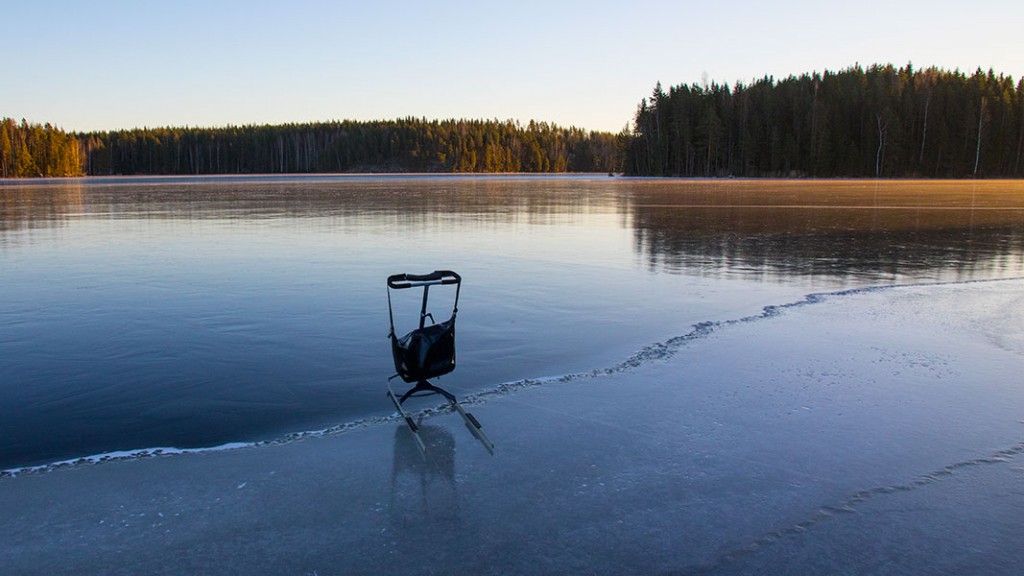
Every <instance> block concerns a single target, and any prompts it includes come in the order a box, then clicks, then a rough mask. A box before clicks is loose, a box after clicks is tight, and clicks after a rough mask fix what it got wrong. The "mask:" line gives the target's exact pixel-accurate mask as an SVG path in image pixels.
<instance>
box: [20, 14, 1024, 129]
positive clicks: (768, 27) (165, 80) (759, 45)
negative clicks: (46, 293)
mask: <svg viewBox="0 0 1024 576" xmlns="http://www.w3.org/2000/svg"><path fill="white" fill-rule="evenodd" d="M725 6H726V5H719V6H717V7H713V6H710V5H707V4H706V3H701V4H698V3H695V2H680V1H676V2H673V1H670V0H651V1H649V2H644V3H634V2H621V1H601V0H588V1H558V0H552V1H547V2H540V1H535V0H523V1H520V2H516V3H514V4H513V3H508V4H496V5H491V4H489V3H479V2H469V1H458V0H437V1H435V2H431V3H426V2H408V1H391V0H381V1H379V2H374V3H372V5H371V3H350V2H329V1H326V0H293V1H292V2H287V3H285V2H265V1H261V0H247V1H234V0H225V1H214V2H206V1H196V0H182V1H178V2H163V3H149V2H133V1H102V0H98V1H92V2H78V1H56V2H4V5H3V6H2V12H0V13H2V14H3V15H4V21H5V24H6V25H5V27H4V32H3V34H0V51H2V53H3V54H6V55H7V58H6V59H5V60H6V63H7V64H6V65H5V67H4V72H3V81H2V84H0V86H2V87H0V117H11V118H15V119H16V120H20V119H22V118H24V119H26V120H28V121H29V122H33V123H47V122H48V123H51V124H53V125H55V126H57V127H59V128H62V129H64V130H67V131H93V130H98V131H99V130H119V129H132V128H142V127H164V126H175V127H185V126H192V127H195V126H199V127H217V126H227V125H253V124H257V125H259V124H284V123H303V122H320V121H331V120H363V121H365V120H391V119H396V118H405V117H410V116H411V117H416V118H427V119H429V120H435V119H437V120H444V119H449V118H467V119H498V120H518V121H520V122H522V123H524V124H525V123H527V122H529V121H530V120H537V121H545V122H551V123H555V124H558V125H560V126H564V127H569V126H575V127H579V128H584V129H587V130H602V131H609V132H618V131H619V130H621V129H622V128H623V127H624V126H626V125H627V124H629V123H630V122H631V121H632V117H633V114H634V112H635V111H636V107H637V105H638V104H639V102H640V100H641V99H642V98H644V97H646V96H649V95H650V94H651V91H652V90H653V88H654V86H655V84H656V83H657V82H661V84H662V85H663V86H664V87H666V88H667V87H669V86H676V85H680V84H693V83H697V84H702V83H704V82H717V83H719V84H729V85H733V84H735V83H736V82H742V83H745V84H747V83H750V82H751V81H753V80H755V79H757V78H761V77H764V76H774V77H775V78H777V79H778V78H784V77H787V76H790V75H799V74H802V73H805V72H806V73H810V72H821V71H824V70H826V69H828V70H832V71H838V70H842V69H845V68H848V67H850V66H853V65H855V64H860V65H862V66H869V65H871V64H876V63H877V64H889V63H891V64H893V65H896V66H903V65H905V64H907V63H908V62H912V63H913V64H914V66H915V67H916V68H918V69H921V68H927V67H930V66H937V67H940V68H944V69H947V70H955V69H959V70H961V71H963V72H965V73H968V74H970V73H972V72H973V71H974V70H976V69H977V68H981V69H983V70H986V71H987V70H989V69H992V70H994V71H995V72H996V73H997V74H1006V75H1009V76H1011V77H1013V78H1014V80H1015V81H1017V80H1019V79H1020V78H1021V77H1022V76H1024V34H1021V33H1020V31H1019V25H1020V22H1024V3H1021V2H1019V1H1008V0H979V1H978V2H974V3H964V2H951V1H948V0H939V1H931V2H900V1H888V2H882V1H879V0H866V1H864V2H861V3H856V4H850V3H846V4H840V5H833V4H831V3H823V2H817V1H814V2H812V1H806V0H787V1H785V2H782V3H764V2H752V1H747V0H740V1H738V2H734V3H731V4H728V5H727V7H725Z"/></svg>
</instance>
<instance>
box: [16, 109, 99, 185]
mask: <svg viewBox="0 0 1024 576" xmlns="http://www.w3.org/2000/svg"><path fill="white" fill-rule="evenodd" d="M82 165H83V157H82V146H81V144H80V143H79V140H78V139H77V138H75V136H74V135H72V134H66V133H65V132H64V131H63V130H60V129H59V128H55V127H53V126H51V125H49V124H46V125H39V124H29V123H28V122H25V121H24V120H22V121H21V124H18V123H15V121H14V120H12V119H10V118H4V119H2V120H0V178H23V177H28V176H47V177H49V176H80V175H82Z"/></svg>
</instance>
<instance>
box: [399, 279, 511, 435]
mask: <svg viewBox="0 0 1024 576" xmlns="http://www.w3.org/2000/svg"><path fill="white" fill-rule="evenodd" d="M387 284H388V320H389V321H390V323H391V330H390V331H389V332H388V338H389V339H390V340H391V341H392V343H394V342H395V340H396V339H397V338H398V337H397V336H396V335H395V320H394V313H393V312H392V307H391V290H403V289H406V288H419V287H422V288H423V300H422V303H421V305H420V317H419V328H418V330H423V329H424V328H425V327H426V321H427V318H428V317H429V318H430V321H431V322H435V323H436V321H435V320H434V316H433V314H431V313H430V312H427V300H428V298H429V295H430V287H431V286H437V285H454V286H455V303H454V305H453V306H452V315H451V320H454V319H455V316H456V315H457V314H458V312H459V291H460V289H461V288H462V277H461V276H459V275H458V274H456V273H455V272H452V271H451V270H435V271H434V272H432V273H430V274H423V275H417V274H393V275H391V276H389V277H388V282H387ZM454 369H455V368H454V366H452V368H451V369H450V370H448V371H449V372H450V371H451V370H454ZM445 373H447V372H445ZM438 375H439V376H440V374H438ZM398 377H401V378H402V379H403V380H405V381H406V382H409V381H410V380H409V379H407V378H406V376H405V375H403V374H401V373H398V374H395V375H394V376H391V377H390V378H388V391H387V396H388V398H390V399H391V402H392V403H393V404H394V405H395V409H396V410H398V413H399V415H401V417H402V420H404V421H405V425H406V427H408V428H409V431H410V432H411V433H412V435H413V437H414V438H415V440H416V445H417V446H419V448H420V451H421V452H422V453H423V454H424V455H426V452H427V446H426V444H425V443H424V442H423V438H422V437H421V436H420V433H419V426H418V425H417V424H416V422H415V421H413V419H412V417H411V416H410V415H409V413H408V412H406V411H405V408H404V407H403V406H402V405H403V404H404V403H405V401H406V400H408V399H409V398H415V397H420V396H429V395H431V394H438V395H440V396H442V397H443V398H444V399H445V400H447V401H448V403H449V405H450V406H451V407H452V408H454V409H455V411H456V412H458V413H459V416H461V417H462V420H463V422H465V424H466V428H469V431H470V432H472V433H473V436H475V437H476V439H477V440H479V441H480V443H481V444H483V446H484V448H486V449H487V451H488V452H490V453H491V454H493V453H494V443H493V442H491V440H490V438H488V437H487V435H486V434H484V431H483V429H482V426H481V425H480V422H479V421H478V420H477V419H476V417H474V416H473V414H472V413H470V412H466V410H465V409H464V408H463V407H462V405H461V404H459V401H458V399H457V398H456V397H455V395H454V394H452V393H451V392H449V391H447V390H445V389H444V388H441V387H440V386H436V385H434V384H432V383H431V382H430V380H429V379H427V378H422V379H419V380H416V383H415V385H414V386H413V387H412V388H410V389H409V390H407V391H405V392H404V393H403V394H402V395H401V396H398V395H397V394H395V391H394V390H393V389H392V388H391V381H392V380H394V379H395V378H398Z"/></svg>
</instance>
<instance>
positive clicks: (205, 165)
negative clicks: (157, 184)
mask: <svg viewBox="0 0 1024 576" xmlns="http://www.w3.org/2000/svg"><path fill="white" fill-rule="evenodd" d="M78 138H79V140H80V141H81V143H82V146H83V149H84V163H83V166H82V168H83V170H84V172H85V173H86V174H89V175H109V174H125V175H129V174H136V175H137V174H264V173H316V172H608V171H611V170H613V169H615V167H616V163H617V152H618V149H617V141H616V137H615V136H614V135H612V134H608V133H600V132H586V131H583V130H581V129H578V128H561V127H558V126H555V125H552V124H548V123H545V122H533V121H531V122H530V123H529V124H528V125H526V126H523V125H521V124H520V123H518V122H512V121H505V122H501V121H497V120H489V121H475V120H445V121H436V120H435V121H428V120H424V119H416V118H406V119H402V120H393V121H377V122H355V121H343V122H324V123H313V124H288V125H283V126H237V127H235V126H229V127H226V128H155V129H148V128H147V129H137V130H122V131H117V132H94V133H87V134H79V135H78Z"/></svg>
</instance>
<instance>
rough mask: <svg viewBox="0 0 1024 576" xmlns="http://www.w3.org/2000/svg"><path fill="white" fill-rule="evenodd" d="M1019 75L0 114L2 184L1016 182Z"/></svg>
mask: <svg viewBox="0 0 1024 576" xmlns="http://www.w3.org/2000/svg"><path fill="white" fill-rule="evenodd" d="M1022 155H1024V79H1022V80H1021V81H1020V82H1018V83H1016V84H1015V83H1014V81H1013V79H1012V78H1011V77H1008V76H1004V75H1001V74H1000V75H996V74H995V73H994V72H993V71H991V70H989V71H988V72H987V73H985V72H982V70H981V69H978V70H977V71H976V72H975V73H974V74H971V75H967V74H964V73H962V72H960V71H952V72H950V71H946V70H942V69H939V68H935V67H932V68H927V69H923V70H915V69H914V67H913V66H912V65H911V64H907V65H906V66H904V67H901V68H896V67H894V66H893V65H891V64H889V65H877V64H876V65H872V66H870V67H869V68H867V69H865V68H862V67H861V66H859V65H857V66H853V67H850V68H847V69H845V70H841V71H839V72H830V71H828V70H826V71H825V72H824V73H817V72H815V73H811V74H803V75H801V76H799V77H796V76H790V77H788V78H785V79H782V80H776V79H775V78H773V77H770V76H766V77H764V78H762V79H760V80H757V81H754V82H752V83H750V84H749V85H746V84H743V83H736V84H735V85H734V86H732V87H730V86H728V85H723V84H717V83H711V84H707V83H706V82H705V83H704V84H690V85H679V86H674V87H671V88H669V89H668V91H665V90H664V89H663V88H662V86H661V84H660V83H659V84H658V85H657V86H656V87H655V88H654V91H653V93H652V94H651V96H650V98H644V99H642V100H641V102H640V104H639V106H638V107H637V110H636V114H635V116H634V119H633V125H632V126H631V127H630V128H627V129H625V130H623V131H622V132H621V133H619V134H618V135H613V134H610V133H606V132H593V131H585V130H583V129H580V128H574V127H573V128H564V127H559V126H557V125H554V124H549V123H546V122H535V121H530V122H529V123H528V124H527V125H523V124H521V123H519V122H517V121H511V120H508V121H499V120H427V119H418V118H404V119H399V120H382V121H369V122H361V121H350V120H347V121H333V122H318V123H308V124H286V125H276V126H271V125H261V126H257V125H248V126H227V127H220V128H140V129H134V130H119V131H108V132H89V133H65V132H64V131H63V130H61V129H59V128H56V127H54V126H51V125H50V124H45V125H38V124H30V123H27V122H26V121H25V120H22V121H21V122H20V123H17V122H15V121H14V120H12V119H10V118H4V119H3V120H2V121H0V177H3V178H16V177H33V176H78V175H89V176H94V175H95V176H99V175H119V174H120V175H150V174H287V173H332V172H333V173H346V172H478V173H483V172H506V173H507V172H556V173H558V172H602V173H605V172H622V173H624V174H626V175H630V176H683V177H732V176H735V177H785V178H834V177H867V178H1021V177H1024V162H1022V160H1024V157H1022Z"/></svg>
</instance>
